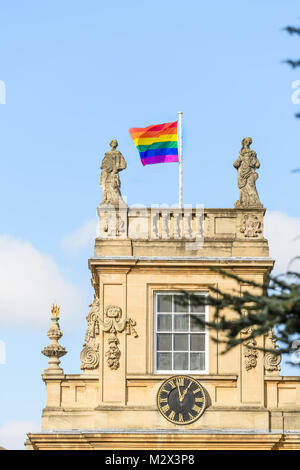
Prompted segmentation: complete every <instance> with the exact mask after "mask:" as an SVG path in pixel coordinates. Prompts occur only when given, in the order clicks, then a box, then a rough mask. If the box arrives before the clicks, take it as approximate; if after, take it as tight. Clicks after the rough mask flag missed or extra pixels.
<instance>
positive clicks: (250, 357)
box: [241, 327, 258, 371]
mask: <svg viewBox="0 0 300 470" xmlns="http://www.w3.org/2000/svg"><path fill="white" fill-rule="evenodd" d="M252 331H253V328H251V327H249V328H244V329H243V330H242V331H241V334H242V335H247V336H249V335H251V333H252ZM256 346H257V341H256V340H255V339H254V338H251V339H249V340H248V341H245V343H244V344H243V356H244V359H245V369H246V370H247V371H248V370H251V369H253V368H255V367H256V366H257V357H258V351H257V349H255V347H256Z"/></svg>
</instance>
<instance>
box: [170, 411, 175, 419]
mask: <svg viewBox="0 0 300 470" xmlns="http://www.w3.org/2000/svg"><path fill="white" fill-rule="evenodd" d="M174 417H175V411H171V413H170V414H169V418H170V419H174Z"/></svg>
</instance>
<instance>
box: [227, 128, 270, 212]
mask: <svg viewBox="0 0 300 470" xmlns="http://www.w3.org/2000/svg"><path fill="white" fill-rule="evenodd" d="M251 144H252V139H251V137H245V138H244V139H243V140H242V148H241V150H240V153H239V156H238V158H237V160H236V161H235V162H234V164H233V166H234V167H235V168H236V169H237V171H238V187H239V190H240V199H239V200H238V201H236V203H235V204H234V205H235V207H236V208H244V207H245V208H246V207H249V208H250V207H253V208H261V207H263V205H262V204H261V202H260V200H259V197H258V194H257V190H256V184H255V182H256V180H257V178H258V174H257V173H256V169H257V168H259V167H260V163H259V161H258V158H257V156H256V152H254V150H252V149H251V148H250V145H251Z"/></svg>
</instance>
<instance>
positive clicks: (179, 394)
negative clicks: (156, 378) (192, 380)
mask: <svg viewBox="0 0 300 470" xmlns="http://www.w3.org/2000/svg"><path fill="white" fill-rule="evenodd" d="M176 384H177V390H178V396H179V401H180V402H181V401H182V400H181V393H180V388H179V384H178V382H177V380H176Z"/></svg>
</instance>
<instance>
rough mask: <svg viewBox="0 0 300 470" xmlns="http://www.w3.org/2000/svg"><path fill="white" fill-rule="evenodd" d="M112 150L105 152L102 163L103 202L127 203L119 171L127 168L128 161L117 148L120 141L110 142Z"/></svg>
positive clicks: (112, 203)
mask: <svg viewBox="0 0 300 470" xmlns="http://www.w3.org/2000/svg"><path fill="white" fill-rule="evenodd" d="M110 146H111V150H110V151H109V152H106V153H105V156H104V158H103V160H102V163H101V170H102V172H101V177H100V186H101V188H102V202H101V205H102V204H111V205H113V206H119V205H122V206H124V205H125V202H124V201H123V199H122V196H121V190H120V188H121V181H120V178H119V172H120V171H122V170H125V168H126V166H127V165H126V161H125V158H124V157H123V155H122V154H121V152H119V150H117V146H118V141H117V140H116V139H114V140H112V141H111V142H110Z"/></svg>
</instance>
